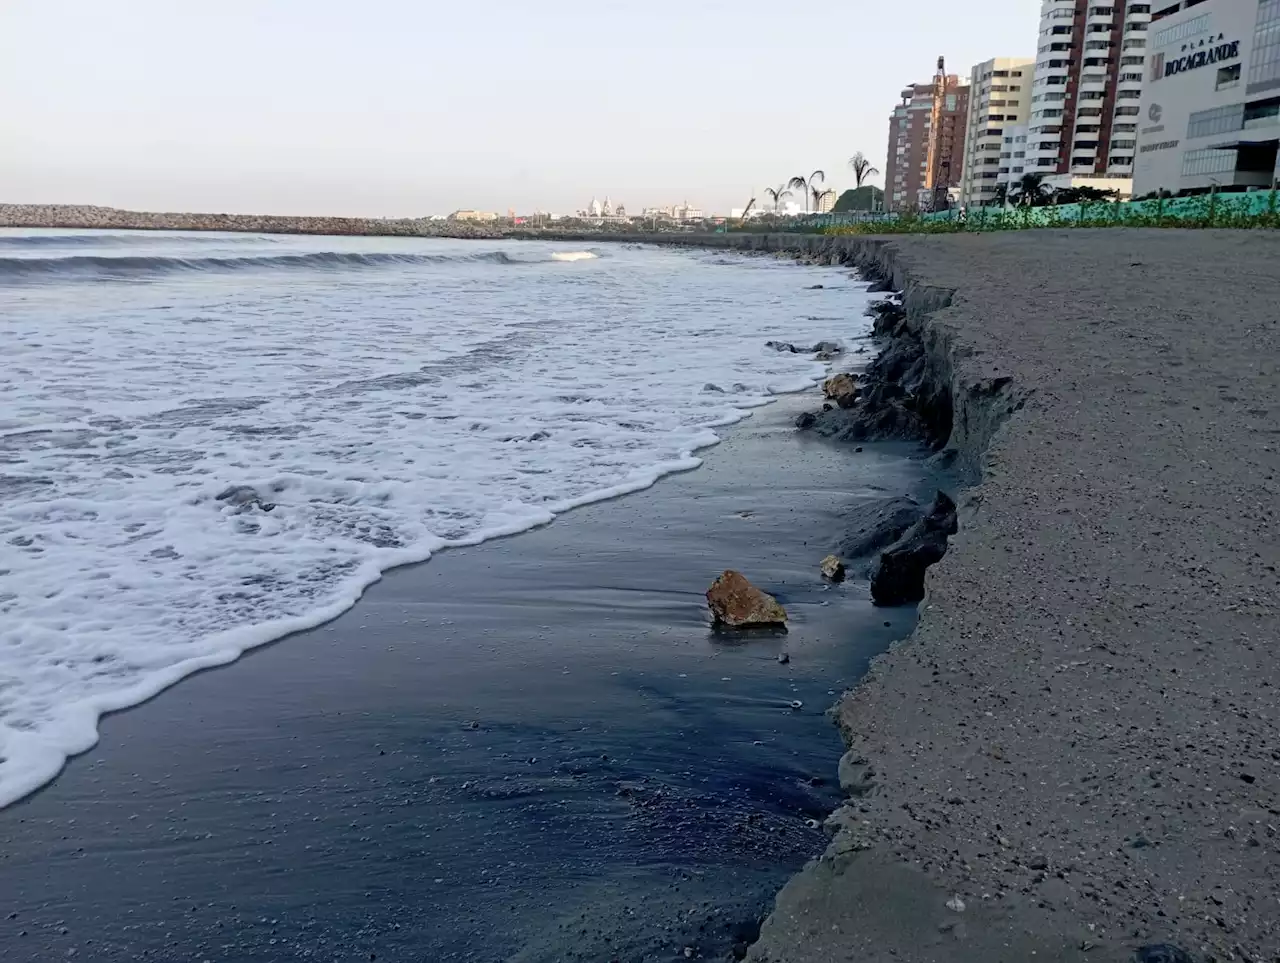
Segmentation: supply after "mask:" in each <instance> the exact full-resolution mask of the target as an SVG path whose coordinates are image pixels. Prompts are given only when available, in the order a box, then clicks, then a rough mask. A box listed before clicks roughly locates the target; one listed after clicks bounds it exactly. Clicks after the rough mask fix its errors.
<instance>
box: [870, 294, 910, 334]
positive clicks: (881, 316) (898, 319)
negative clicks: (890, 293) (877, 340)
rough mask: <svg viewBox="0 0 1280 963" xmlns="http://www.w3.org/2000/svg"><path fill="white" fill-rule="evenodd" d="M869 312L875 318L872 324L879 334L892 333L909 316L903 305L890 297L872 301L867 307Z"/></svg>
mask: <svg viewBox="0 0 1280 963" xmlns="http://www.w3.org/2000/svg"><path fill="white" fill-rule="evenodd" d="M867 313H868V314H869V315H871V317H872V318H874V319H875V321H874V323H873V324H872V325H871V330H872V332H874V333H875V334H878V335H883V334H892V333H893V332H894V331H895V330H896V329H897V327H898V325H899V324H901V323H902V322H903V321H905V320H906V317H907V313H906V311H904V310H903V308H902V305H901V304H898V303H897V302H896V301H892V300H890V299H888V298H886V299H885V300H883V301H873V302H871V304H870V305H869V306H868V308H867Z"/></svg>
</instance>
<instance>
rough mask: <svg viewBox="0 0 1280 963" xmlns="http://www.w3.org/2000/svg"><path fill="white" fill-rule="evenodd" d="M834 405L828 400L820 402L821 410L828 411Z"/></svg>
mask: <svg viewBox="0 0 1280 963" xmlns="http://www.w3.org/2000/svg"><path fill="white" fill-rule="evenodd" d="M834 407H835V405H833V404H832V403H831V402H829V401H824V402H823V403H822V410H823V411H830V410H831V409H832V408H834Z"/></svg>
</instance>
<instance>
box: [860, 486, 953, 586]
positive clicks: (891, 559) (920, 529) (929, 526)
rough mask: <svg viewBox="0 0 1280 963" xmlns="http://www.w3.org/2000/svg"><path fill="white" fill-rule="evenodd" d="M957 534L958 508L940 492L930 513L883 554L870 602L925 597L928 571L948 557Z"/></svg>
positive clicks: (876, 567)
mask: <svg viewBox="0 0 1280 963" xmlns="http://www.w3.org/2000/svg"><path fill="white" fill-rule="evenodd" d="M955 532H956V505H955V502H953V501H952V500H951V499H950V498H949V497H947V495H946V494H945V493H943V492H938V495H937V497H936V498H935V499H934V501H933V506H932V507H931V508H930V509H929V514H927V515H926V516H925V517H924V518H922V519H920V520H919V521H918V522H916V523H915V524H914V525H912V526H911V527H910V528H909V529H907V530H906V532H904V533H903V535H902V537H901V538H899V539H898V540H897V541H896V542H894V543H893V544H892V545H890V546H889V547H888V548H887V549H885V550H884V551H883V552H881V553H880V557H879V559H877V560H876V563H875V564H874V565H873V566H872V570H871V600H872V601H873V602H874V603H875V604H876V605H906V604H908V603H910V602H918V601H920V600H921V599H922V598H924V573H925V570H926V569H927V568H928V567H929V566H930V565H932V564H934V563H935V562H937V561H938V560H939V559H941V558H942V556H943V555H945V554H946V551H947V538H948V536H950V535H954V534H955Z"/></svg>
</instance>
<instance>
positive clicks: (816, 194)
mask: <svg viewBox="0 0 1280 963" xmlns="http://www.w3.org/2000/svg"><path fill="white" fill-rule="evenodd" d="M809 190H810V191H811V192H812V193H813V209H814V210H815V211H817V212H819V213H821V211H822V202H823V200H824V199H826V198H828V197H830V196H831V195H832V194H834V193H835V191H833V190H831V189H829V188H828V189H827V190H825V191H820V190H818V189H817V188H816V187H811V188H809Z"/></svg>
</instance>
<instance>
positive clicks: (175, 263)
mask: <svg viewBox="0 0 1280 963" xmlns="http://www.w3.org/2000/svg"><path fill="white" fill-rule="evenodd" d="M597 256H598V255H596V254H593V253H591V252H590V251H555V252H553V253H551V254H550V255H541V254H531V255H525V254H511V253H508V252H507V251H485V252H481V253H478V254H464V255H449V254H397V253H393V252H386V251H383V252H375V253H359V252H355V251H315V252H311V253H306V254H258V255H248V256H242V257H235V256H231V257H167V256H161V255H145V256H143V255H134V256H128V255H126V256H122V257H112V256H109V255H97V254H78V255H69V256H66V257H0V280H4V279H6V278H9V279H41V278H50V277H52V278H60V279H101V278H145V277H152V276H157V275H166V274H192V273H228V272H233V271H277V270H291V269H292V270H296V269H310V270H344V269H346V270H349V269H353V268H376V267H388V266H395V265H426V264H439V263H450V262H452V263H458V262H467V261H488V262H492V263H495V264H540V263H551V262H560V261H580V260H588V259H593V258H596V257H597Z"/></svg>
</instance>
